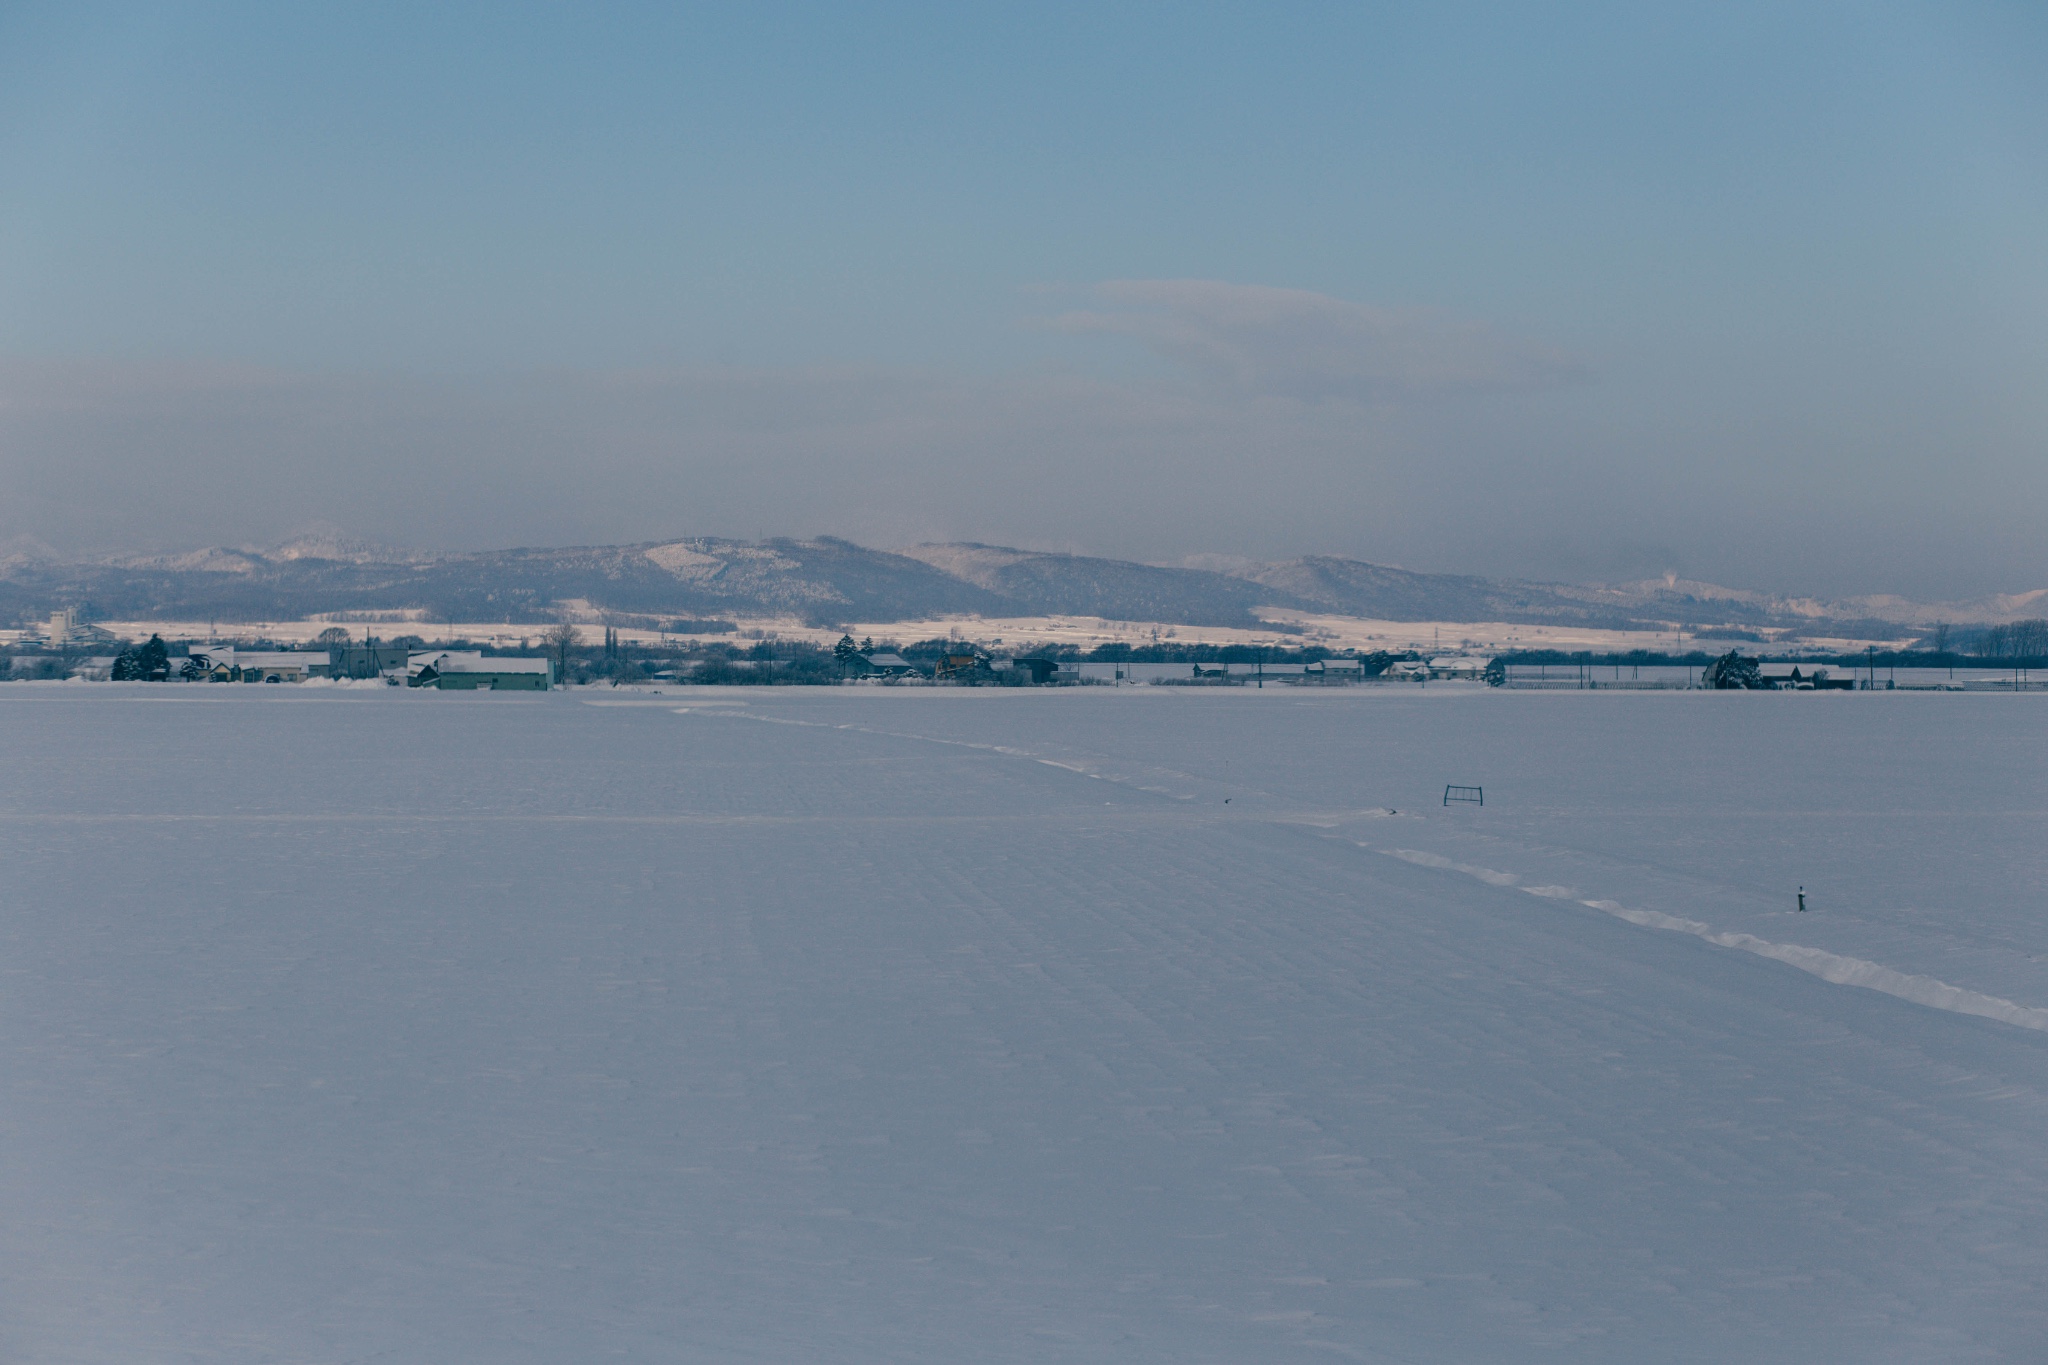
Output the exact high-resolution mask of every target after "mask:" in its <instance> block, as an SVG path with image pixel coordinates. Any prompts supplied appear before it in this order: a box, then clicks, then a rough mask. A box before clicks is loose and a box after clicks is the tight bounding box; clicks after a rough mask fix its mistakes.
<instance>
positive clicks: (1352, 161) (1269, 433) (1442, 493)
mask: <svg viewBox="0 0 2048 1365" xmlns="http://www.w3.org/2000/svg"><path fill="white" fill-rule="evenodd" d="M2044 58H2048V16H2044V15H2043V14H2042V13H2041V12H2039V11H2036V10H2030V9H2027V8H2024V7H2020V6H1997V5H1983V6H1960V7H1933V6H1912V5H1908V6H1901V7H1896V8H1890V9H1885V10H1882V11H1870V10H1865V9H1860V8H1856V7H1849V6H1801V7H1793V8H1787V7H1763V6H1756V7H1731V8H1725V9H1717V10H1714V11H1711V12H1687V13H1665V14H1648V13H1644V12H1641V11H1638V10H1634V9H1631V8H1628V7H1613V8H1607V7H1599V6H1575V7H1571V8H1569V9H1564V10H1558V11H1552V12H1550V13H1547V14H1537V13H1534V12H1530V11H1526V10H1521V9H1517V8H1513V7H1497V8H1496V7H1485V6H1480V7H1472V8H1465V9H1456V10H1450V9H1440V8H1434V7H1432V8H1417V9H1391V10H1382V11H1373V12H1369V13H1367V12H1356V11H1352V10H1348V9H1341V8H1334V7H1332V8H1314V9H1302V10H1296V11H1289V12H1287V13H1285V14H1282V15H1277V16H1276V15H1272V14H1253V13H1250V12H1245V11H1237V10H1231V9H1226V8H1208V7H1176V8H1172V9H1143V8H1127V9H1119V10H1116V11H1114V12H1105V11H1098V10H1095V9H1091V8H1082V7H1074V8H1065V9H1040V10H1034V11H1031V12H1030V13H1018V14H1013V15H994V16H992V15H988V14H978V13H964V12H957V11H954V10H950V9H946V8H942V7H883V8H874V7H864V8H863V9H862V10H861V11H860V12H859V13H858V14H855V13H851V12H846V11H841V10H837V9H834V8H831V7H809V6H790V7H782V8H776V9H761V10H750V11H747V12H745V13H739V14H734V13H726V12H717V11H691V10H672V9H667V8H651V7H650V8H639V7H630V6H629V7H623V8H618V9H610V10H606V11H604V12H602V13H583V12H576V11H561V10H549V9H537V8H525V7H491V8H489V9H474V10H464V9H459V8H450V9H441V10H434V11H431V12H415V11H411V10H407V9H404V8H401V7H378V6H368V7H351V8H349V9H346V10H336V11H327V12H319V11H312V10H306V11H291V12H283V11H275V10H271V9H267V8H264V7H259V6H238V5H223V6H217V7H211V8H208V9H205V10H189V9H182V8H178V7H172V6H157V5H117V6H113V7H110V8H104V9H96V10H92V11H80V10H75V9H73V8H70V7H63V6H54V5H24V6H15V7H10V8H9V10H8V11H7V12H6V13H5V14H4V15H0V174H5V175H6V177H7V180H8V183H9V186H10V192H9V195H8V196H7V201H6V202H5V204H0V540H4V539H6V538H9V537H34V538H36V539H37V540H40V541H41V542H43V543H46V544H48V545H49V546H51V547H52V548H54V549H55V550H57V551H59V552H60V553H65V554H80V553H87V552H107V551H115V550H123V549H127V550H135V551H165V550H172V549H181V548H194V547H198V546H203V545H208V544H243V543H253V544H262V543H274V542H276V541H278V540H280V539H283V538H285V537H287V536H290V535H291V534H293V533H294V532H296V531H298V530H299V529H301V528H303V527H305V526H307V525H308V524H310V523H315V522H321V523H331V524H332V525H334V526H337V527H341V528H344V529H345V531H346V533H347V534H349V535H351V536H358V537H361V538H364V539H368V540H373V541H380V542H385V543H389V544H393V545H400V546H407V547H418V548H421V549H427V550H473V549H485V548H497V547H506V546H513V545H568V544H609V543H632V542H638V541H650V540H666V539H678V538H683V537H687V536H697V535H718V536H730V537H734V538H740V539H757V538H762V537H765V536H775V535H789V536H799V537H801V536H811V535H819V534H830V535H838V536H843V537H845V538H848V539H851V540H854V541H856V542H858V543H861V544H865V545H875V546H883V547H886V546H900V545H907V544H913V543H918V542H923V541H958V540H973V541H981V542H986V543H991V544H1001V545H1015V546H1020V547H1024V548H1034V549H1054V550H1065V551H1073V552H1079V553H1086V554H1095V555H1103V556H1107V557H1112V558H1121V559H1131V560H1139V561H1143V562H1151V563H1175V562H1179V561H1181V560H1183V559H1185V558H1186V557H1187V556H1190V555H1197V554H1219V555H1241V556H1245V557H1248V558H1254V559H1267V560H1270V559H1286V558H1291V557H1295V556H1298V555H1302V554H1309V553H1326V554H1337V555H1344V556H1347V557H1352V558H1357V559H1363V560H1369V561H1372V562H1376V563H1390V564H1398V565H1402V566H1404V567H1407V568H1410V569H1415V570H1420V571H1429V572H1463V573H1474V574H1484V575H1490V576H1498V577H1515V578H1530V579H1539V580H1557V581H1568V582H1617V581H1626V580H1633V579H1642V578H1649V577H1656V576H1661V575H1664V574H1667V573H1675V574H1677V575H1679V576H1681V577H1685V578H1690V579H1699V580H1706V581H1711V582H1715V583H1720V584H1725V585H1728V586H1731V587H1738V588H1749V589H1756V590H1762V591H1772V592H1786V593H1802V594H1815V595H1826V596H1848V595H1858V594H1869V593H1897V594H1901V595H1905V596H1910V597H1914V598H1918V599H1961V598H1969V597H1976V596H1981V595H1985V594H1989V593H1994V592H2016V591H2025V590H2028V589H2032V588H2037V587H2040V586H2043V585H2044V584H2048V540H2044V537H2043V536H2042V535H2041V527H2040V520H2041V517H2040V509H2041V508H2042V507H2043V506H2048V461H2044V460H2043V459H2042V458H2041V454H2042V451H2043V449H2044V448H2048V382H2044V381H2048V259H2044V258H2043V255H2042V253H2041V252H2040V250H2039V243H2040V242H2041V241H2043V240H2048V166H2044V161H2043V158H2042V156H2041V149H2042V148H2043V147H2044V146H2048V138H2044V136H2043V135H2044V133H2048V97H2044V94H2043V91H2044V89H2048V87H2044V85H2043V84H2042V83H2041V82H2040V81H2039V80H2038V79H2037V78H2038V75H2039V73H2040V71H2041V70H2042V69H2043V65H2044Z"/></svg>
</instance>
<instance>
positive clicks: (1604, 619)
mask: <svg viewBox="0 0 2048 1365" xmlns="http://www.w3.org/2000/svg"><path fill="white" fill-rule="evenodd" d="M569 601H581V602H587V603H589V604H591V605H592V606H594V607H595V608H597V609H599V610H603V611H609V612H617V613H622V614H633V615H649V616H677V617H704V616H760V615H784V616H788V615H795V616H800V617H802V618H804V619H806V620H810V621H813V622H816V623H821V624H822V623H830V622H833V621H839V620H864V621H887V620H906V621H907V620H919V619H927V618H931V617H936V616H941V615H982V616H992V617H1000V616H1020V615H1044V614H1064V615H1076V616H1095V617H1103V618H1108V619H1114V620H1129V621H1158V622H1169V623H1181V624H1187V625H1210V626H1238V625H1247V624H1250V623H1252V622H1254V621H1256V620H1257V619H1258V616H1259V613H1260V612H1261V611H1262V610H1268V609H1279V610H1285V611H1302V612H1320V613H1327V614H1334V615H1344V616H1354V617H1365V618H1371V619H1378V620H1389V621H1499V622H1527V623H1536V624H1542V623H1557V624H1574V625H1585V626H1602V627H1612V628H1621V629H1631V628H1633V629H1644V628H1649V629H1668V628H1672V627H1684V628H1687V629H1695V630H1697V629H1702V628H1709V627H1716V626H1719V627H1734V628H1747V629H1762V630H1771V629H1786V628H1792V629H1801V630H1805V629H1812V628H1814V627H1817V626H1841V625H1850V624H1858V623H1862V624H1875V623H1883V624H1886V625H1891V626H1922V625H1931V624H1932V623H1935V622H1940V621H1947V622H1952V623H1957V624H1970V623H1975V624H1998V623H2004V622H2009V621H2012V620H2016V619H2022V618H2025V617H2028V616H2035V615H2040V614H2042V613H2043V612H2044V610H2048V589H2037V590H2034V591H2031V592H2021V593H2011V594H2001V595H1998V596H1994V597H1988V598H1981V599H1978V600H1975V601H1969V602H1932V603H1929V602H1915V601H1912V600H1909V599H1906V598H1903V597H1898V596H1891V595H1875V596H1866V597H1851V598H1840V599H1823V598H1816V597H1802V596H1793V595H1784V594H1771V593H1760V592H1753V591H1746V590H1742V589H1734V588H1725V587H1721V586H1719V585H1716V584H1712V583H1703V582H1694V581H1691V580H1685V579H1679V578H1677V577H1675V576H1667V577H1665V578H1661V579H1651V580H1647V581H1643V582H1635V583H1624V584H1616V585H1581V584H1568V583H1538V582H1530V581H1525V580H1518V579H1505V578H1489V577H1482V576H1478V575H1469V574H1442V573H1417V572H1414V571H1411V570H1406V569H1399V568H1393V567H1389V566H1387V565H1381V564H1373V563H1368V562H1366V561H1363V560H1356V559H1347V558H1343V557H1340V556H1334V555H1307V556H1303V557H1301V558H1298V559H1290V560H1284V561H1277V562H1276V561H1255V560H1242V559H1231V558H1226V557H1223V556H1204V557H1198V558H1196V559H1194V560H1191V561H1190V562H1189V563H1187V564H1184V565H1178V566H1172V565H1158V564H1142V563H1135V562H1132V561H1128V560H1119V559H1106V558H1100V557H1094V556H1088V555H1074V554H1059V553H1048V552H1043V551H1034V550H1021V549H1015V548H1012V547H1007V546H996V545H981V544H974V543H947V544H924V545H915V546H910V547H907V548H904V549H900V550H895V551H888V550H877V549H870V548H867V547H865V546H860V545H855V544H853V543H852V542H850V541H846V540H841V539H837V538H834V537H818V538H814V539H808V540H796V539H772V540H766V541H744V540H733V539H726V538H721V537H692V538H688V539H683V540H675V541H663V542H648V543H641V544H635V545H598V546H572V547H562V548H525V549H509V550H492V551H481V552H467V553H452V554H450V553H442V554H433V553H424V552H416V551H406V550H398V549H393V548H391V547H387V546H378V545H370V544H366V543H363V542H358V541H351V540H348V539H347V538H345V537H343V536H341V535H339V534H335V533H326V532H322V533H319V534H315V535H311V536H305V537H300V538H297V539H295V540H292V541H288V542H286V543H284V544H281V545H275V546H270V547H265V548H257V547H248V546H242V547H221V546H214V547H207V548H203V549H198V550H193V551H189V552H184V553H174V554H150V555H110V556H101V557H98V558H91V559H78V560H65V559H63V558H61V557H58V556H56V555H54V554H51V553H48V552H47V547H42V546H40V545H37V546H33V547H26V546H24V547H19V548H16V551H15V552H14V553H11V554H9V555H6V556H0V617H13V618H16V619H26V618H31V617H35V616H38V615H40V614H43V613H46V612H48V611H52V610H55V609H57V608H59V607H67V606H81V605H83V606H89V607H90V608H92V609H93V610H96V611H99V612H102V613H108V614H116V615H121V616H127V617H136V618H146V617H150V616H154V615H185V616H219V617H223V618H228V619H234V618H238V617H243V618H259V617H274V618H286V617H300V616H306V615H312V614H315V613H319V612H330V611H343V610H398V609H403V610H411V611H419V612H424V613H426V614H427V615H429V616H431V617H437V618H440V619H460V620H471V621H492V620H507V621H510V620H518V621H531V620H543V619H548V618H550V617H551V616H552V615H553V614H554V613H555V612H556V610H557V604H559V603H564V602H569Z"/></svg>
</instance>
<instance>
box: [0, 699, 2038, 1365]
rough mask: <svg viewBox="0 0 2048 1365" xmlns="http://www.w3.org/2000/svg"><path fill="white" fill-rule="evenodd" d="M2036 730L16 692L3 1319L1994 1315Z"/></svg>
mask: <svg viewBox="0 0 2048 1365" xmlns="http://www.w3.org/2000/svg"><path fill="white" fill-rule="evenodd" d="M2044 774H2048V704H2044V702H2043V700H2042V699H2041V698H2039V697H2037V696H2035V695H2032V694H2021V695H2012V694H2007V695H2003V696H2000V695H1994V694H1981V695H1980V694H1970V695H1952V694H1951V695H1937V694H1926V693H1875V694H1868V693H1865V694H1842V695H1837V696H1830V697H1813V696H1807V697H1797V698H1795V697H1787V696H1783V695H1777V694H1736V693H1701V692H1663V693H1653V692H1638V693H1631V692H1611V691H1608V692H1556V693H1551V692H1501V691H1489V690H1484V689H1477V688H1473V689H1466V688H1436V687H1431V688H1428V689H1414V690H1408V689H1356V690H1344V689H1333V690H1328V691H1297V690H1294V689H1284V690H1283V689H1267V690H1264V691H1259V690H1236V689H1233V690H1227V691H1197V690H1194V689H1181V688H1128V689H1113V688H1085V689H1067V690H1051V691H1040V692H1030V691H1018V690H1003V691H979V692H977V691H955V690H943V689H905V690H900V691H880V690H866V689H810V688H802V689H798V688H792V689H787V690H781V689H766V688H760V689H740V690H735V691H732V692H718V691H714V690H711V689H698V690H690V691H685V692H682V693H671V694H670V695H667V696H654V695H640V696H634V697H626V696H624V695H621V694H611V695H603V696H593V695H590V694H588V693H579V694H560V693H557V694H546V695H540V696H531V695H528V696H516V697H514V696H492V695H489V694H448V695H442V694H428V693H420V692H406V691H394V690H389V689H364V690H360V691H352V690H346V689H338V688H330V689H310V688H306V689H291V688H267V689H247V690H244V689H235V688H185V687H171V686H161V685H160V686H156V687H149V686H137V685H108V686H101V687H64V686H57V685H51V686H34V685H12V686H8V687H5V688H0V860H4V861H0V869H4V870H0V1356H4V1357H5V1358H7V1359H19V1360H24V1361H38V1362H42V1361H50V1362H62V1361H94V1362H101V1361H105V1362H113V1361H119V1362H124V1363H126V1362H138V1361H141V1362H155V1361H180V1362H183V1361H201V1360H206V1361H213V1360H223V1361H323V1362H324V1361H358V1360H361V1361H368V1360H376V1361H390V1362H423V1363H424V1362H436V1363H437V1365H439V1363H441V1362H472V1361H474V1362H494V1363H495V1362H529V1361H532V1362H539V1361H548V1362H555V1361H565V1360H577V1361H581V1360H597V1359H629V1360H633V1359H637V1360H661V1361H671V1360H691V1361H698V1360H708V1361H726V1360H734V1361H739V1360H744V1361H791V1360H815V1361H884V1360H886V1361H960V1360H1016V1361H1043V1360H1091V1361H1112V1360H1114V1361H1162V1362H1163V1361H1258V1362H1267V1361H1288V1360H1321V1359H1328V1358H1336V1359H1356V1360H1366V1361H1388V1362H1521V1361H1543V1360H1555V1361H1573V1362H1578V1361H1594V1362H1640V1361H1736V1360H1741V1361H1802V1362H1804V1361H1844V1362H1846V1361H1858V1362H1862V1361H1936V1360H1976V1359H2008V1360H2029V1361H2031V1360H2039V1359H2041V1358H2042V1355H2043V1351H2044V1343H2048V1029H2044V1027H2043V1025H2048V1013H2044V1011H2048V891H2044V888H2048V837H2044V836H2048V776H2044ZM1446 783H1461V784H1468V783H1469V784H1474V785H1483V787H1484V789H1485V805H1484V806H1483V807H1482V806H1469V805H1468V806H1458V807H1450V808H1446V807H1445V806H1443V805H1442V804H1441V803H1442V796H1443V788H1444V785H1445V784H1446ZM1802 886H1803V887H1804V889H1805V893H1806V897H1807V904H1808V906H1809V909H1808V911H1807V912H1805V913H1803V914H1802V913H1800V912H1799V911H1798V910H1797V909H1796V908H1795V905H1796V896H1797V894H1798V890H1799V888H1800V887H1802Z"/></svg>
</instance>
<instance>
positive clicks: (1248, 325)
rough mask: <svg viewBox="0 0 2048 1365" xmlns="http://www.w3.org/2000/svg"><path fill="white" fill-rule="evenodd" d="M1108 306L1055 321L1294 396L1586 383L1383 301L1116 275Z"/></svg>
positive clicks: (1488, 331)
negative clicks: (1375, 302) (1381, 305)
mask: <svg viewBox="0 0 2048 1365" xmlns="http://www.w3.org/2000/svg"><path fill="white" fill-rule="evenodd" d="M1095 292H1096V293H1097V294H1098V295H1099V296H1100V297H1101V298H1102V299H1103V300H1104V301H1105V302H1107V303H1110V304H1113V305H1118V306H1116V307H1113V308H1105V309H1092V310H1082V311H1076V312H1071V313H1066V314H1063V315H1062V316H1059V317H1056V318H1053V319H1051V321H1050V325H1051V326H1052V327H1054V328H1056V329H1057V330H1060V331H1064V332H1072V333H1077V334H1103V335H1113V336H1127V337H1131V338H1133V339H1135V340H1137V341H1139V342H1141V343H1143V344H1144V345H1145V346H1147V347H1149V348H1150V349H1151V350H1153V351H1154V352H1156V353H1157V354H1159V355H1160V356H1163V357H1164V358H1166V359H1167V360H1169V361H1171V362H1173V363H1174V364H1176V365H1179V366H1181V367H1183V368H1185V369H1186V370H1188V371H1189V372H1191V373H1192V374H1193V375H1195V376H1196V377H1198V378H1200V379H1201V380H1203V381H1204V382H1206V383H1212V384H1224V385H1228V386H1230V387H1232V388H1235V389H1238V390H1241V391H1244V392H1247V393H1264V394H1279V395H1285V396H1289V397H1294V398H1304V399H1327V398H1348V399H1356V400H1364V401H1370V400H1377V399H1385V398H1390V397H1395V396H1400V395H1413V394H1423V393H1442V392H1473V391H1482V390H1500V389H1530V388H1544V387H1549V386H1552V385H1557V384H1563V383H1570V382H1572V381H1574V380H1578V379H1583V378H1584V377H1585V375H1586V369H1585V366H1584V365H1582V364H1581V363H1579V362H1578V361H1576V360H1574V359H1572V358H1571V357H1569V356H1567V355H1565V354H1563V353H1562V352H1560V351H1558V350H1556V349H1554V348H1551V347H1547V346H1542V345H1539V344H1537V343H1534V342H1529V341H1523V340H1519V339H1517V338H1514V337H1510V336H1506V335H1503V334H1502V333H1501V332H1499V331H1497V330H1496V329H1494V328H1493V327H1491V326H1489V325H1488V324H1486V323H1483V322H1475V321H1470V320H1466V319H1460V318H1454V317H1450V316H1447V315H1444V314H1441V313H1436V312H1431V311H1424V310H1416V309H1392V308H1378V307H1374V306H1372V305H1370V304H1363V303H1350V302H1347V301H1345V300H1343V299H1335V298H1331V297H1330V296H1329V295H1327V294H1317V293H1313V292H1311V291H1309V290H1306V289H1274V288H1271V287H1268V286H1265V285H1253V284H1228V283H1225V282H1224V281H1221V280H1111V281H1108V282H1106V283H1104V284H1100V285H1098V286H1096V289H1095Z"/></svg>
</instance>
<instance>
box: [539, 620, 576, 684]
mask: <svg viewBox="0 0 2048 1365" xmlns="http://www.w3.org/2000/svg"><path fill="white" fill-rule="evenodd" d="M540 642H541V643H542V644H543V645H546V646H547V648H548V651H549V652H550V653H552V654H553V655H554V656H555V678H556V680H557V681H559V682H561V683H564V684H567V682H568V681H569V651H570V650H572V649H574V648H575V647H576V627H575V626H574V625H572V624H571V623H569V622H567V621H563V622H562V623H560V624H559V625H555V626H551V627H549V628H548V630H547V632H546V633H545V634H543V635H542V636H541V637H540Z"/></svg>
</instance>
